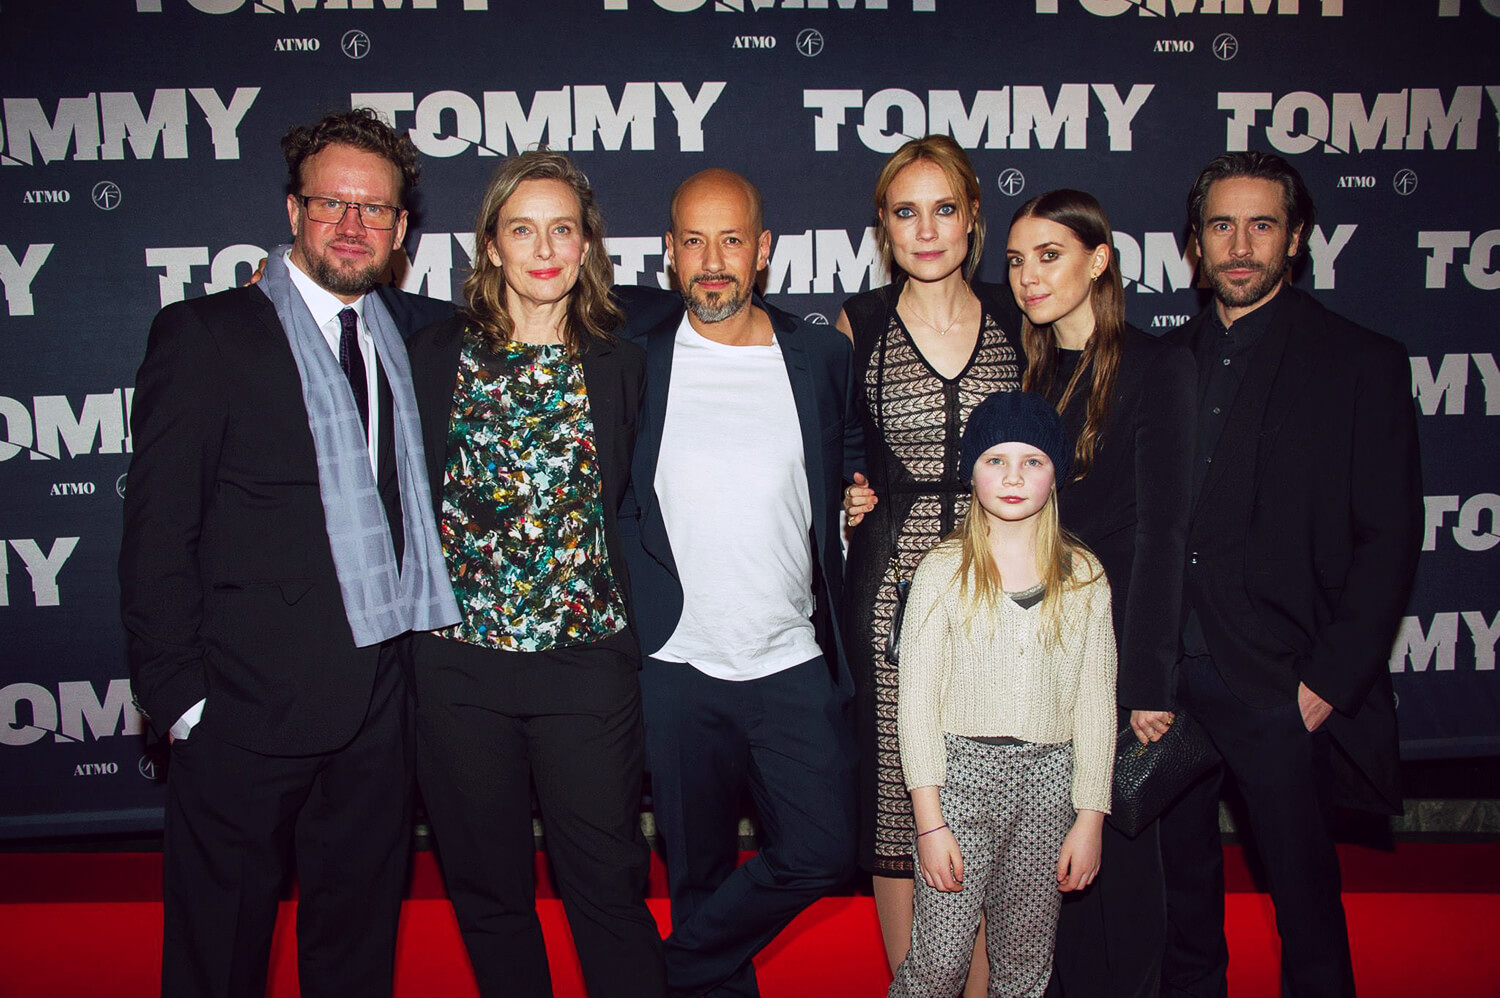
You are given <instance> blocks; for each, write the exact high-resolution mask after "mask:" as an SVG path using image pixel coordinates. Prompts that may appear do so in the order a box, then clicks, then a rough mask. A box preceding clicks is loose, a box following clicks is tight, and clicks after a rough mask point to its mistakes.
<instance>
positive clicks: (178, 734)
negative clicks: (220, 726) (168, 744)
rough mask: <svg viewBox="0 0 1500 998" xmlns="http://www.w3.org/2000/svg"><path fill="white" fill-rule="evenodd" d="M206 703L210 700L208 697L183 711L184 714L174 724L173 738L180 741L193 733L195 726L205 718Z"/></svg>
mask: <svg viewBox="0 0 1500 998" xmlns="http://www.w3.org/2000/svg"><path fill="white" fill-rule="evenodd" d="M205 703H208V700H207V699H206V698H205V699H203V700H199V701H198V702H197V703H195V704H193V705H192V706H191V707H189V708H188V709H187V710H185V711H183V712H182V716H181V717H179V718H178V719H177V723H176V724H174V725H172V729H171V732H170V734H171V735H172V737H173V738H175V739H176V740H178V741H182V740H183V739H184V738H186V737H187V736H188V735H190V734H192V733H193V728H194V727H195V726H196V725H197V724H198V722H199V721H200V720H202V718H203V705H204V704H205Z"/></svg>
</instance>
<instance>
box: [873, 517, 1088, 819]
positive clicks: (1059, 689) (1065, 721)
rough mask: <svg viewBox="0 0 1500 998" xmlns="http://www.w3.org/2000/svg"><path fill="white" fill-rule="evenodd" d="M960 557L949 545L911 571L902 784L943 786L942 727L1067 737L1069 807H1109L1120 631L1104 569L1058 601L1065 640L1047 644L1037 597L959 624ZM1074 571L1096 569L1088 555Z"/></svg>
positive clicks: (1041, 738)
mask: <svg viewBox="0 0 1500 998" xmlns="http://www.w3.org/2000/svg"><path fill="white" fill-rule="evenodd" d="M961 558H962V555H961V550H960V547H959V543H958V542H957V541H945V542H943V543H942V544H939V545H938V546H937V547H935V548H933V549H932V550H931V551H929V552H928V553H927V556H926V557H925V558H923V559H922V563H921V564H920V565H919V566H918V567H917V571H916V574H915V575H914V576H913V577H912V586H911V593H910V595H909V596H908V598H907V603H906V616H905V617H904V618H903V622H902V629H901V665H900V682H901V686H900V691H899V696H898V698H897V713H896V725H897V734H898V736H899V737H900V740H901V767H902V770H903V771H904V773H905V776H906V785H907V787H908V788H914V787H930V786H941V785H942V784H943V781H944V779H945V777H946V775H947V766H946V756H945V752H944V749H943V732H945V731H947V732H952V733H953V734H955V735H970V736H1010V737H1013V738H1019V739H1022V740H1023V741H1028V742H1037V743H1041V744H1048V745H1053V744H1058V743H1061V742H1067V741H1072V743H1073V789H1072V798H1073V807H1074V808H1075V809H1080V810H1081V809H1085V808H1087V809H1089V810H1093V811H1104V812H1105V813H1108V812H1109V803H1110V778H1111V776H1112V774H1113V770H1114V744H1115V634H1114V627H1113V624H1112V623H1111V619H1110V605H1109V583H1108V582H1106V581H1105V579H1104V576H1103V574H1102V573H1101V574H1100V575H1099V578H1097V579H1096V580H1095V581H1094V582H1092V583H1090V584H1088V585H1086V586H1083V587H1082V588H1079V589H1072V590H1069V591H1067V592H1065V593H1064V594H1063V597H1062V600H1063V602H1062V614H1063V617H1062V620H1063V627H1062V631H1063V634H1062V644H1061V646H1059V647H1051V648H1049V647H1047V645H1046V644H1045V643H1044V642H1043V640H1042V633H1043V629H1044V628H1045V627H1046V620H1045V618H1044V617H1043V616H1042V607H1041V604H1037V605H1036V606H1034V607H1032V608H1030V609H1029V610H1028V609H1022V608H1021V607H1020V606H1018V605H1017V604H1016V603H1015V601H1014V600H1012V599H1010V598H1009V597H1004V598H1001V599H998V600H996V602H995V606H994V607H993V609H990V608H986V607H984V606H981V607H979V608H978V610H977V612H976V613H975V615H974V620H973V623H972V625H966V624H965V622H964V621H965V616H966V614H965V606H964V605H963V603H964V602H966V601H967V600H968V598H970V597H971V596H972V593H973V590H972V589H970V591H969V594H967V595H966V596H965V597H964V599H963V600H962V601H961V600H960V596H959V582H958V579H957V577H956V576H955V574H954V573H955V572H956V571H957V569H958V566H959V562H960V560H961ZM1080 568H1081V572H1080V575H1081V576H1082V577H1084V578H1086V577H1087V576H1088V575H1091V574H1094V573H1096V572H1099V569H1098V566H1097V564H1096V563H1093V562H1092V561H1091V562H1090V564H1088V565H1086V566H1080Z"/></svg>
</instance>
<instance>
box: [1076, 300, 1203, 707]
mask: <svg viewBox="0 0 1500 998" xmlns="http://www.w3.org/2000/svg"><path fill="white" fill-rule="evenodd" d="M1089 376H1090V375H1089V374H1088V373H1085V374H1084V377H1085V378H1087V377H1089ZM1196 385H1197V375H1196V374H1195V372H1194V369H1193V356H1192V354H1190V353H1188V352H1187V351H1186V350H1184V349H1183V348H1182V347H1180V346H1177V345H1176V344H1173V343H1167V342H1165V341H1163V340H1160V339H1158V338H1156V337H1154V336H1148V335H1146V334H1145V333H1143V332H1141V331H1140V330H1139V329H1136V328H1135V327H1134V326H1127V327H1125V329H1124V331H1123V333H1122V335H1121V338H1120V363H1119V366H1118V367H1117V368H1116V369H1115V386H1114V397H1113V398H1112V399H1111V400H1110V409H1109V422H1108V423H1107V424H1106V425H1105V428H1104V433H1103V434H1102V435H1101V436H1100V438H1099V441H1098V446H1096V447H1095V449H1094V466H1093V468H1092V469H1090V471H1089V473H1088V474H1087V475H1085V476H1084V477H1083V478H1082V479H1080V480H1078V481H1074V482H1069V483H1067V484H1066V485H1064V486H1063V487H1062V489H1061V490H1060V492H1059V493H1058V513H1059V515H1060V517H1061V519H1062V524H1063V526H1064V527H1067V528H1068V529H1069V530H1071V531H1073V533H1075V534H1077V535H1078V537H1079V539H1080V540H1082V541H1083V542H1084V543H1085V544H1087V545H1088V546H1089V548H1090V549H1092V550H1093V552H1094V554H1096V555H1097V556H1098V557H1099V562H1100V564H1102V565H1103V566H1104V571H1105V573H1106V574H1107V575H1108V576H1109V589H1110V598H1111V599H1112V601H1113V605H1114V624H1115V641H1116V643H1117V645H1118V646H1119V652H1120V669H1119V674H1118V678H1117V679H1116V683H1115V686H1116V699H1117V700H1118V702H1119V705H1120V706H1121V707H1124V708H1129V709H1132V710H1169V709H1170V708H1171V706H1172V701H1173V694H1174V691H1175V690H1176V688H1177V686H1176V675H1177V652H1178V647H1179V645H1180V643H1181V633H1182V620H1181V607H1180V606H1179V604H1178V601H1176V600H1172V599H1163V598H1162V597H1163V594H1164V593H1175V592H1181V591H1182V571H1183V545H1184V543H1185V539H1186V536H1187V522H1188V505H1189V502H1190V498H1191V496H1190V493H1191V489H1192V467H1193V422H1194V418H1195V411H1196V409H1195V404H1194V403H1195V397H1196V392H1195V387H1196ZM1066 387H1067V385H1066V382H1065V380H1064V379H1062V378H1061V377H1057V378H1054V379H1053V385H1052V390H1051V391H1050V392H1049V393H1048V394H1049V397H1050V398H1052V399H1053V401H1054V402H1055V401H1056V400H1057V399H1058V398H1060V397H1061V396H1062V393H1063V390H1064V389H1065V388H1066ZM1090 394H1091V393H1090V392H1088V391H1086V390H1085V391H1079V392H1076V393H1075V394H1074V396H1073V398H1072V399H1070V400H1069V402H1068V408H1067V411H1066V412H1064V413H1063V421H1064V423H1066V424H1067V428H1068V439H1069V443H1075V442H1076V441H1077V439H1078V434H1079V433H1080V432H1081V431H1082V429H1083V424H1084V420H1085V418H1086V416H1087V408H1088V401H1089V395H1090Z"/></svg>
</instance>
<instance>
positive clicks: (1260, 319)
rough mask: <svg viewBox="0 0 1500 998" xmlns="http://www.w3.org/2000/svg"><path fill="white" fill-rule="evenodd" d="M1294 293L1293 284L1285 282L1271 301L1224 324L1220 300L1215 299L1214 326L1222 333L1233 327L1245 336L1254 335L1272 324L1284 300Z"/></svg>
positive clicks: (1236, 331)
mask: <svg viewBox="0 0 1500 998" xmlns="http://www.w3.org/2000/svg"><path fill="white" fill-rule="evenodd" d="M1292 293H1293V288H1292V286H1291V285H1290V284H1283V285H1282V286H1281V289H1280V290H1279V291H1277V292H1276V294H1275V295H1274V296H1272V298H1271V300H1270V301H1268V302H1266V303H1265V304H1263V305H1261V306H1260V307H1259V308H1256V309H1252V310H1251V311H1249V312H1246V313H1245V314H1244V315H1242V316H1240V317H1239V318H1238V319H1235V320H1234V323H1233V324H1232V325H1225V324H1224V318H1223V316H1222V315H1220V313H1219V303H1218V300H1217V299H1215V301H1214V302H1213V304H1212V305H1211V306H1210V307H1211V308H1212V309H1213V318H1214V328H1215V329H1217V330H1218V331H1219V332H1221V333H1225V332H1228V331H1230V330H1231V329H1232V330H1233V331H1234V332H1235V333H1236V334H1243V335H1245V336H1254V335H1256V334H1259V333H1261V332H1264V331H1265V330H1266V329H1267V328H1268V327H1269V326H1270V325H1271V319H1272V317H1273V316H1274V315H1275V314H1276V310H1277V309H1278V308H1279V307H1280V306H1281V303H1282V301H1283V300H1284V299H1286V298H1288V297H1289V296H1290V295H1291V294H1292Z"/></svg>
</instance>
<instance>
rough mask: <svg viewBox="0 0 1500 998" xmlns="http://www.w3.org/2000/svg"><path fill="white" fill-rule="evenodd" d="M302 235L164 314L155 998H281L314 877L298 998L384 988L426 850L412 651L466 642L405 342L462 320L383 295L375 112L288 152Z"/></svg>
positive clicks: (157, 533)
mask: <svg viewBox="0 0 1500 998" xmlns="http://www.w3.org/2000/svg"><path fill="white" fill-rule="evenodd" d="M282 149H283V151H284V152H285V154H286V160H287V166H288V169H289V172H290V184H289V188H288V194H287V200H286V205H287V215H288V217H289V219H290V222H291V230H292V237H293V242H292V244H291V245H290V246H281V247H277V248H276V249H273V250H272V251H271V252H270V254H269V257H268V260H267V264H266V270H265V274H264V277H263V278H262V279H261V281H260V283H259V284H257V285H255V286H253V287H245V288H237V289H235V290H232V291H226V292H223V293H221V294H216V295H210V296H208V297H205V298H198V299H193V300H190V301H185V302H180V303H177V304H175V305H171V306H169V307H167V308H165V309H163V310H162V311H161V313H160V314H158V315H157V317H156V320H155V322H154V323H153V324H152V327H151V334H150V338H149V341H148V343H147V347H146V357H145V360H144V361H143V363H142V364H141V368H140V372H139V374H138V375H137V379H136V394H135V401H134V405H133V410H132V414H131V428H132V432H133V434H134V441H135V454H134V458H133V460H132V463H131V467H130V488H129V490H128V492H127V498H126V502H125V533H124V540H123V543H122V547H121V552H120V588H121V605H122V615H123V618H124V623H125V628H126V630H127V632H128V635H129V663H130V674H131V683H132V687H133V689H134V692H135V697H136V700H137V702H138V704H139V705H140V707H141V708H142V710H143V711H144V712H145V713H146V714H147V715H148V716H149V718H150V720H151V725H152V728H153V729H154V730H155V731H156V733H157V734H158V735H160V736H161V737H169V738H171V739H172V749H171V765H170V768H169V772H168V778H167V805H166V819H165V856H164V862H165V884H164V899H165V914H166V920H165V931H164V940H163V957H162V994H163V995H165V996H169V998H176V996H188V995H191V996H199V998H201V996H230V995H234V996H240V995H243V996H252V995H253V996H262V995H264V994H265V987H266V976H267V962H268V958H269V953H270V944H271V935H272V930H273V928H274V926H275V923H276V915H277V907H278V903H279V901H280V898H281V893H282V890H283V885H284V882H285V880H286V876H287V873H288V871H289V869H290V868H291V866H292V860H293V857H295V868H296V872H297V877H298V880H299V885H300V902H299V910H298V914H297V948H298V977H299V983H300V987H301V993H302V994H303V995H304V996H340V998H342V996H345V995H360V996H370V995H377V996H378V995H390V994H391V990H392V967H393V961H394V955H395V940H396V924H397V919H398V916H399V913H400V909H401V896H402V891H403V888H404V886H405V877H406V868H407V852H408V848H409V845H410V836H411V800H412V785H413V779H412V773H413V759H412V741H411V728H410V722H409V718H408V710H409V707H408V693H407V687H406V681H405V678H404V673H403V670H402V667H401V663H400V660H399V656H402V655H404V653H405V646H404V642H405V636H406V634H407V633H408V632H409V631H411V630H414V629H416V630H430V629H433V628H438V627H443V626H447V625H450V624H453V623H456V622H457V621H458V612H457V606H456V605H455V603H454V600H453V594H452V590H451V589H450V587H449V584H448V576H447V572H446V569H445V568H444V565H443V561H442V552H441V548H440V544H439V540H438V537H437V530H436V518H435V517H434V515H433V510H432V501H431V496H430V492H429V490H428V486H427V479H426V466H427V465H426V461H425V459H424V456H423V452H422V435H421V432H420V428H419V424H418V417H417V411H416V403H415V399H414V396H413V393H412V385H411V371H410V368H409V365H408V361H407V356H406V349H405V345H404V339H405V336H406V334H407V333H409V332H410V331H412V330H414V329H416V328H418V327H420V326H422V325H425V324H426V323H428V322H431V321H435V320H437V319H440V318H443V317H444V316H446V315H448V314H449V313H450V312H451V306H449V305H447V304H446V303H440V302H436V301H431V300H429V299H424V298H419V297H417V296H414V295H408V294H405V293H403V292H401V291H397V290H394V289H393V288H390V287H388V286H386V285H384V284H383V283H382V282H383V281H384V280H385V277H386V274H387V271H388V269H389V265H390V259H391V253H392V250H393V249H394V247H395V246H396V245H398V244H399V243H400V241H401V237H402V235H403V234H404V233H405V230H406V210H405V208H404V207H403V204H404V199H405V197H406V195H407V193H408V192H409V190H410V189H411V187H412V185H413V184H414V183H415V182H416V179H417V173H418V162H417V154H416V150H415V148H413V146H412V144H411V141H410V140H409V139H407V138H406V137H405V136H402V135H398V134H397V133H396V132H395V131H393V130H392V129H391V128H390V127H389V126H388V125H386V124H385V123H383V122H382V121H380V119H379V118H377V117H376V116H375V114H374V113H373V112H371V111H368V110H365V109H359V110H355V111H350V112H345V113H342V114H335V115H330V116H328V117H326V118H324V119H323V120H322V121H319V122H317V123H316V124H314V125H312V126H311V127H307V128H294V129H292V130H291V131H290V132H288V133H287V135H286V136H285V137H284V138H283V139H282Z"/></svg>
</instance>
